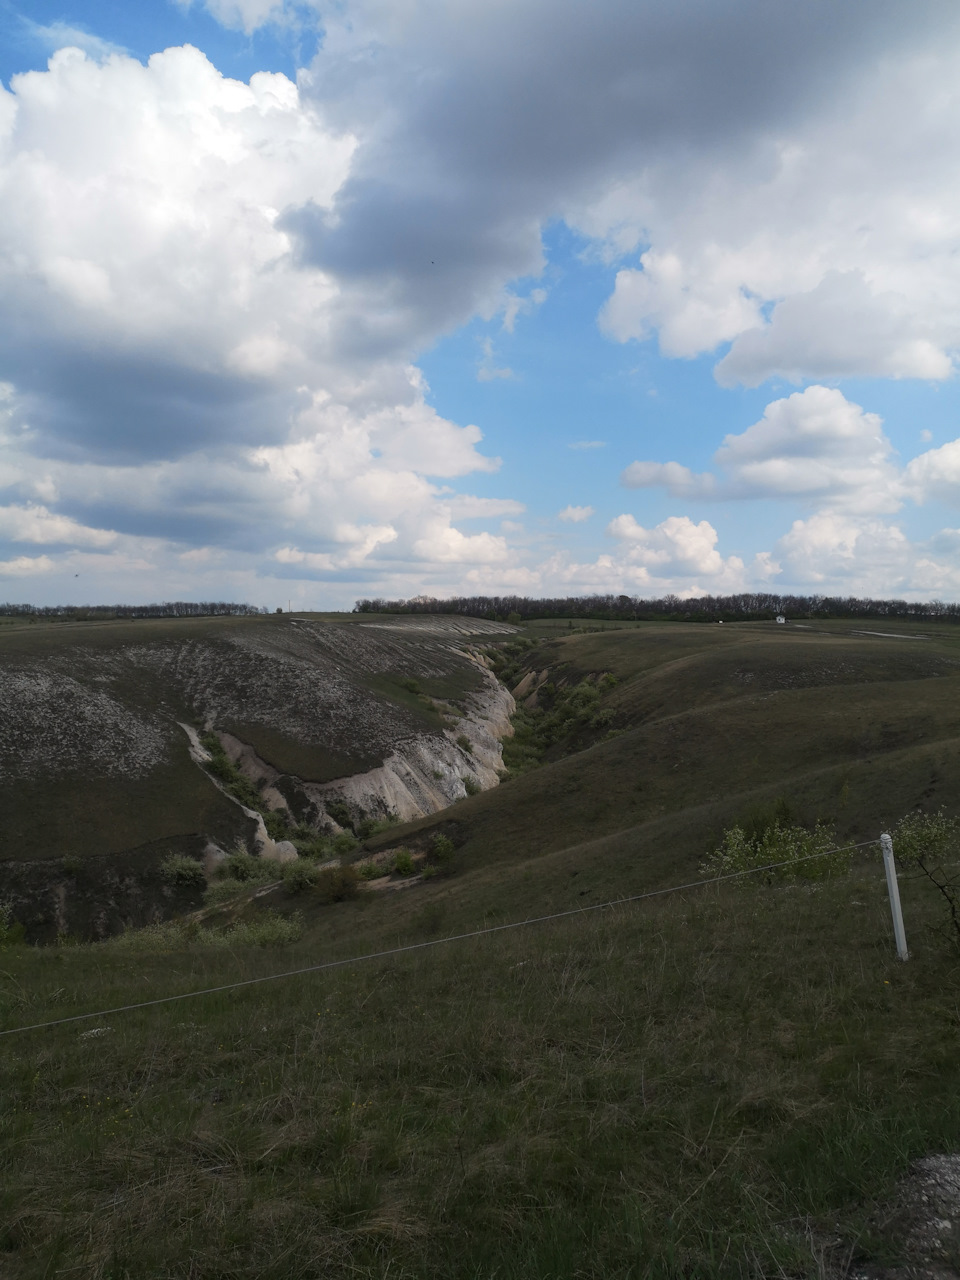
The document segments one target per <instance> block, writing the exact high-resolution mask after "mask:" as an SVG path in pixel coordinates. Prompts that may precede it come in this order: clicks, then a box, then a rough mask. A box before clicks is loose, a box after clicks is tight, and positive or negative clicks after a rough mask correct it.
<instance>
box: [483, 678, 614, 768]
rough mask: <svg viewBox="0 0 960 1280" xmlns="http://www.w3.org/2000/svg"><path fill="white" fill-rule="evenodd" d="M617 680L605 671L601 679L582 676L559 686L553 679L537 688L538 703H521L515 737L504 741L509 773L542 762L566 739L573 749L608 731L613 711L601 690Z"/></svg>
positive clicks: (515, 718)
mask: <svg viewBox="0 0 960 1280" xmlns="http://www.w3.org/2000/svg"><path fill="white" fill-rule="evenodd" d="M614 684H616V678H615V677H614V676H612V675H605V676H602V677H601V678H600V680H599V681H597V682H594V681H592V680H589V679H585V680H581V681H580V683H579V684H575V685H569V686H567V685H561V686H557V685H556V684H554V683H553V682H552V681H547V682H546V683H545V684H542V685H541V686H540V688H539V689H538V690H537V706H536V707H518V708H517V710H516V712H515V714H514V715H513V717H512V720H511V723H512V724H513V730H514V732H513V737H512V738H505V739H504V741H503V763H504V766H505V768H506V769H507V770H508V772H509V773H510V774H513V775H516V774H519V773H525V772H526V771H527V770H528V769H533V768H535V767H536V766H537V765H538V764H540V763H541V761H542V760H543V758H544V756H545V755H546V754H547V752H548V751H550V750H551V748H554V747H557V746H558V745H560V744H561V743H566V744H567V746H568V748H569V749H570V750H577V749H578V748H579V747H581V746H583V745H584V744H583V741H582V739H583V738H584V737H588V738H590V739H593V740H595V739H596V736H597V735H598V734H602V733H604V732H605V731H609V728H610V724H611V722H612V720H613V712H612V711H611V710H610V709H609V707H603V706H601V705H600V701H601V692H602V691H605V690H606V689H609V688H611V687H612V686H613V685H614Z"/></svg>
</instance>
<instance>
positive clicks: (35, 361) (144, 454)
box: [0, 0, 960, 609]
mask: <svg viewBox="0 0 960 1280" xmlns="http://www.w3.org/2000/svg"><path fill="white" fill-rule="evenodd" d="M958 358H960V11H958V10H957V7H956V5H955V4H954V3H952V0H914V2H913V3H912V4H911V5H909V6H905V5H903V4H902V2H901V0H870V2H869V3H867V2H866V0H850V2H849V3H847V4H843V5H838V4H836V3H835V0H806V3H804V4H803V5H797V4H795V3H793V0H790V2H788V0H591V3H590V4H589V5H587V4H584V3H583V0H483V2H482V3H481V2H480V0H442V2H441V0H332V2H328V0H138V3H137V4H136V5H131V4H129V3H127V0H98V2H94V0H30V2H29V3H27V2H26V0H20V3H15V2H14V0H0V600H2V599H6V600H8V601H13V602H21V601H22V602H29V603H33V604H57V603H61V604H80V603H114V602H129V603H137V602H147V601H153V600H172V599H194V600H210V599H220V600H224V599H230V600H238V601H246V602H249V603H253V604H259V605H265V606H267V607H268V608H271V609H272V608H275V607H278V606H282V607H283V608H287V607H288V605H290V606H292V607H293V608H295V609H297V608H300V609H340V608H350V607H352V605H353V603H354V601H355V600H356V599H357V598H358V597H369V596H386V597H388V598H397V597H411V596H416V595H421V594H426V595H431V596H438V597H443V596H449V595H461V594H469V595H474V594H504V593H507V594H520V595H528V596H542V595H579V594H585V593H594V592H604V593H606V592H613V593H617V594H619V593H626V594H628V595H638V596H644V597H658V596H663V595H666V594H668V593H675V594H678V595H680V596H695V595H700V594H704V593H711V594H732V593H735V592H741V591H765V592H774V593H779V592H783V593H802V594H807V595H811V594H822V595H844V596H845V595H850V594H854V595H870V596H875V597H878V596H882V597H891V596H894V597H901V598H907V599H912V600H930V599H938V598H939V599H952V600H956V599H958V598H960V390H958V387H960V379H958V372H957V365H958Z"/></svg>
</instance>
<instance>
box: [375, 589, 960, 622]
mask: <svg viewBox="0 0 960 1280" xmlns="http://www.w3.org/2000/svg"><path fill="white" fill-rule="evenodd" d="M353 612H354V613H456V614H466V615H469V616H470V617H473V618H489V619H490V620H491V621H496V622H506V621H513V620H514V619H515V620H516V621H518V622H525V621H529V620H532V619H534V618H583V619H585V620H595V621H607V622H614V621H623V622H627V621H629V622H636V621H641V622H642V621H654V620H656V619H668V620H674V621H690V622H718V621H720V620H721V619H725V620H728V621H731V622H732V621H736V620H737V619H747V618H755V619H758V620H762V619H768V618H775V617H776V616H777V615H778V614H784V615H785V616H786V617H789V618H888V619H889V618H912V619H920V620H922V621H928V620H929V621H935V620H940V621H949V622H960V603H953V604H951V603H944V602H943V601H942V600H932V601H928V602H925V603H924V602H917V601H911V600H872V599H869V598H864V597H858V596H795V595H771V594H768V593H765V592H744V593H742V594H740V595H734V596H697V597H695V598H692V599H689V600H683V599H681V598H680V597H679V596H675V595H668V596H663V597H662V598H661V599H657V600H645V599H642V598H641V597H639V596H626V595H593V596H556V597H545V598H537V599H535V598H532V597H530V596H451V597H450V598H449V599H447V600H435V599H434V598H433V597H432V596H414V597H413V599H411V600H383V599H379V598H378V599H374V600H358V601H357V603H356V604H355V605H354V609H353Z"/></svg>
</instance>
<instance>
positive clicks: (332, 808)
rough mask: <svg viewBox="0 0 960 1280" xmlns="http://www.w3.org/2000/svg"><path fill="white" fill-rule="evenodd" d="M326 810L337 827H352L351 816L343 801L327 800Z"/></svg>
mask: <svg viewBox="0 0 960 1280" xmlns="http://www.w3.org/2000/svg"><path fill="white" fill-rule="evenodd" d="M326 809H327V813H328V814H329V815H330V817H331V818H332V819H333V820H334V822H335V823H336V824H337V826H338V827H352V826H353V814H352V813H351V812H350V809H349V807H348V805H347V803H346V801H345V800H327V801H326Z"/></svg>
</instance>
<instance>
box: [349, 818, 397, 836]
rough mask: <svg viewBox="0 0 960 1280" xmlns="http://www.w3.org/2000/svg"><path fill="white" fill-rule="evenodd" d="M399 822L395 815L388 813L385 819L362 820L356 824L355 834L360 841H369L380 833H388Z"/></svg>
mask: <svg viewBox="0 0 960 1280" xmlns="http://www.w3.org/2000/svg"><path fill="white" fill-rule="evenodd" d="M399 821H400V819H399V818H398V817H397V815H396V814H395V813H388V814H387V816H386V817H385V818H364V819H363V821H362V822H360V823H358V824H357V827H356V833H357V836H358V837H359V838H360V839H361V840H369V839H370V837H371V836H375V835H379V833H380V832H381V831H389V830H390V828H391V827H395V826H396V825H397V824H398V823H399Z"/></svg>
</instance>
